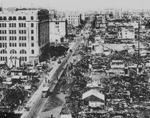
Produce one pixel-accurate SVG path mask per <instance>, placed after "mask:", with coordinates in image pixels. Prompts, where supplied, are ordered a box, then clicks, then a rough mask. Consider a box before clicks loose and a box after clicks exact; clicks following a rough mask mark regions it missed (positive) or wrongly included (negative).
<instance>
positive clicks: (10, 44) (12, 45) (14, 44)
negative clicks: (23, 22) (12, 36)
mask: <svg viewBox="0 0 150 118" xmlns="http://www.w3.org/2000/svg"><path fill="white" fill-rule="evenodd" d="M9 47H17V43H9Z"/></svg>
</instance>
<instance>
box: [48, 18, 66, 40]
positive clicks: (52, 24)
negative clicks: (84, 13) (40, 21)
mask: <svg viewBox="0 0 150 118" xmlns="http://www.w3.org/2000/svg"><path fill="white" fill-rule="evenodd" d="M49 29H50V30H49V31H50V32H49V34H50V35H49V40H50V43H61V42H64V41H65V37H66V35H67V21H66V20H64V19H53V20H50V21H49Z"/></svg>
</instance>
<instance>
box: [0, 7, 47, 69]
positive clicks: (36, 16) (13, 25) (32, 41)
mask: <svg viewBox="0 0 150 118" xmlns="http://www.w3.org/2000/svg"><path fill="white" fill-rule="evenodd" d="M48 17H49V12H48V10H43V9H41V10H29V9H23V10H21V9H20V10H19V9H17V10H16V9H9V10H5V11H1V12H0V53H1V55H0V62H1V63H7V64H8V66H10V67H11V66H17V67H18V66H20V64H23V63H26V62H31V63H34V62H35V61H39V58H40V55H41V53H42V51H43V49H44V47H45V46H46V45H47V44H48V43H49V34H48V33H49V27H48Z"/></svg>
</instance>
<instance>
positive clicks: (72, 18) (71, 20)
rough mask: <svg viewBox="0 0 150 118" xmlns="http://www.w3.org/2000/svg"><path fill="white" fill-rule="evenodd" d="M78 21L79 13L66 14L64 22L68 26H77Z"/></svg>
mask: <svg viewBox="0 0 150 118" xmlns="http://www.w3.org/2000/svg"><path fill="white" fill-rule="evenodd" d="M80 19H81V15H80V14H79V13H76V12H73V13H72V12H71V13H66V20H67V22H68V24H70V25H73V26H79V25H80Z"/></svg>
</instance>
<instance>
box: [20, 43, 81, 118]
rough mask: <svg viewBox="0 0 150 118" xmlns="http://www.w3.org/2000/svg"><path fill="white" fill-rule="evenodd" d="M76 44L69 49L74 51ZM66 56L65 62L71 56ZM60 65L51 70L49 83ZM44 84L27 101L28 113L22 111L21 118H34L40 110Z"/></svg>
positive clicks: (42, 101) (70, 54)
mask: <svg viewBox="0 0 150 118" xmlns="http://www.w3.org/2000/svg"><path fill="white" fill-rule="evenodd" d="M78 44H79V42H78V41H77V42H74V43H72V44H71V45H70V49H72V50H73V51H74V50H75V49H76V48H77V45H78ZM68 55H69V56H67V57H66V58H67V59H66V58H65V59H66V60H68V59H69V57H70V56H72V53H69V54H68ZM65 59H64V60H65ZM66 62H67V61H66ZM68 62H69V61H68ZM61 65H62V63H61V64H57V65H56V66H55V67H54V68H53V69H52V70H51V72H50V73H49V80H50V81H51V79H52V78H53V76H54V74H55V73H56V71H57V70H58V68H59V67H60V66H61ZM44 84H45V81H43V82H42V84H41V85H40V86H39V88H38V90H37V91H36V92H35V93H34V94H33V96H32V97H31V99H30V100H29V101H28V103H27V105H28V106H29V107H30V110H29V111H24V113H23V114H22V116H21V118H34V117H35V116H36V114H37V113H38V111H39V110H40V106H41V105H42V103H44V100H43V99H42V98H41V96H42V88H43V85H44Z"/></svg>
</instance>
